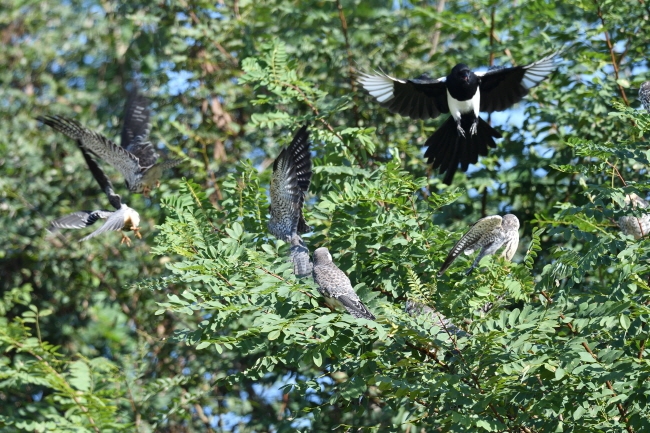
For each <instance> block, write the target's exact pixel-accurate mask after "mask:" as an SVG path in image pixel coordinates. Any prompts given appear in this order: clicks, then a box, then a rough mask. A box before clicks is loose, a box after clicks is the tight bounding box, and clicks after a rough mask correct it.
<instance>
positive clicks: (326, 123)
mask: <svg viewBox="0 0 650 433" xmlns="http://www.w3.org/2000/svg"><path fill="white" fill-rule="evenodd" d="M280 84H281V85H283V86H287V87H289V88H291V89H293V90H295V91H296V92H298V93H300V94H301V95H302V97H303V102H304V103H305V104H307V106H308V107H309V108H311V110H312V111H313V112H314V114H315V115H316V116H317V117H318V121H319V122H320V123H322V124H323V125H325V127H326V128H327V129H328V130H329V131H330V132H331V133H332V134H334V136H336V138H338V139H339V140H341V143H344V140H343V137H342V136H341V134H339V133H338V132H336V131H335V130H334V128H333V127H332V125H330V124H329V122H327V121H326V120H325V119H323V118H322V117H320V112H319V111H318V108H316V106H315V105H314V104H312V103H311V101H310V100H309V98H308V97H307V95H305V92H303V91H302V89H301V88H300V87H298V86H295V85H293V84H291V83H285V82H280ZM346 147H347V148H348V150H349V151H350V153H351V154H352V156H354V159H356V161H357V164H358V165H359V167H363V164H362V163H361V159H360V158H359V156H358V155H357V154H356V153H355V152H354V151H353V149H352V148H350V147H349V146H346Z"/></svg>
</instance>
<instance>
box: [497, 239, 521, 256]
mask: <svg viewBox="0 0 650 433" xmlns="http://www.w3.org/2000/svg"><path fill="white" fill-rule="evenodd" d="M507 236H508V238H507V240H506V241H505V243H504V244H503V245H504V248H503V252H502V253H501V257H505V258H506V260H512V258H513V257H514V256H515V253H516V252H517V247H519V233H508V235H507Z"/></svg>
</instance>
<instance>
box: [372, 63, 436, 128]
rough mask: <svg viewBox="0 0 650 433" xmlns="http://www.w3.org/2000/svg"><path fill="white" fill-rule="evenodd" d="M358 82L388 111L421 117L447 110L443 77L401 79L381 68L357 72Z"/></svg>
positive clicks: (415, 117)
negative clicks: (379, 69) (373, 73)
mask: <svg viewBox="0 0 650 433" xmlns="http://www.w3.org/2000/svg"><path fill="white" fill-rule="evenodd" d="M359 83H361V85H362V86H363V88H364V89H366V90H367V91H368V93H370V94H371V95H372V96H373V97H374V98H375V99H377V101H378V102H379V103H380V104H381V105H382V106H383V107H386V108H388V109H389V110H390V111H391V112H392V113H398V114H400V115H402V116H407V117H410V118H412V119H423V120H425V119H433V118H436V117H438V116H439V115H440V113H448V112H449V106H448V105H447V87H446V86H445V79H444V78H440V79H433V78H430V77H427V76H425V75H422V76H420V77H418V78H414V79H411V80H402V79H399V78H395V77H391V76H390V75H387V74H384V73H383V72H376V73H375V75H372V74H366V73H364V72H359Z"/></svg>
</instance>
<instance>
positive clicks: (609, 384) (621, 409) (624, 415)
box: [582, 341, 634, 433]
mask: <svg viewBox="0 0 650 433" xmlns="http://www.w3.org/2000/svg"><path fill="white" fill-rule="evenodd" d="M582 347H584V348H585V350H586V351H587V352H588V353H589V354H590V355H591V356H593V358H594V360H596V361H598V357H597V356H596V355H595V354H594V352H592V351H591V349H590V348H589V346H588V345H587V343H585V342H584V341H583V342H582ZM605 384H606V385H607V388H609V390H610V391H612V393H613V394H614V397H616V392H615V391H614V387H613V386H612V382H610V381H609V380H606V381H605ZM616 407H617V408H618V412H619V413H620V414H621V418H622V419H623V421H625V429H626V430H627V431H628V432H629V433H634V429H633V428H632V426H630V425H629V424H628V422H629V421H628V419H627V412H626V410H625V408H624V407H623V405H622V404H621V403H620V402H619V403H616Z"/></svg>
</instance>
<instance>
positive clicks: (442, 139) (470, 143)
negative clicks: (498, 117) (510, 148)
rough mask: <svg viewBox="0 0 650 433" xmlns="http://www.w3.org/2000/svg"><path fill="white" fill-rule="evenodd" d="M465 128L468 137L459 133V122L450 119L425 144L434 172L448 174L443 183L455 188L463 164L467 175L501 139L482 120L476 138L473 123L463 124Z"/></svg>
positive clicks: (426, 155)
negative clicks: (455, 175) (473, 132)
mask: <svg viewBox="0 0 650 433" xmlns="http://www.w3.org/2000/svg"><path fill="white" fill-rule="evenodd" d="M461 126H462V127H463V129H464V130H465V137H463V136H461V135H460V134H459V133H458V129H457V128H456V121H455V120H454V118H453V117H452V116H449V118H448V119H447V120H446V121H445V123H443V124H442V125H441V126H440V128H438V129H437V130H436V132H435V133H434V134H433V135H432V136H431V137H429V138H428V139H427V141H426V143H425V146H428V149H427V151H426V152H425V154H424V156H425V157H426V158H427V162H428V163H429V164H431V165H432V167H433V168H434V169H440V173H445V177H444V179H443V182H444V183H445V184H447V185H451V182H452V180H453V179H454V174H455V173H456V170H458V165H459V164H460V168H461V171H467V167H469V165H470V164H475V163H477V162H478V157H479V155H481V156H487V154H488V147H492V148H494V147H496V143H495V142H494V139H495V138H501V134H499V132H498V131H497V130H496V129H494V128H492V127H491V126H490V125H489V124H488V123H487V122H486V121H485V120H483V119H481V118H480V117H479V119H478V128H477V131H476V134H474V135H471V134H470V132H469V129H470V126H471V121H468V122H465V121H463V122H462V123H461Z"/></svg>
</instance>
